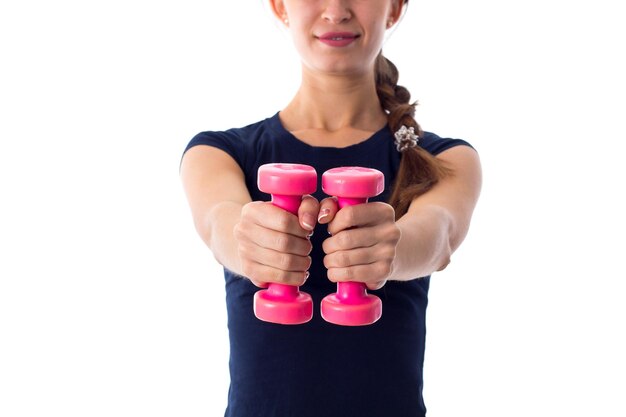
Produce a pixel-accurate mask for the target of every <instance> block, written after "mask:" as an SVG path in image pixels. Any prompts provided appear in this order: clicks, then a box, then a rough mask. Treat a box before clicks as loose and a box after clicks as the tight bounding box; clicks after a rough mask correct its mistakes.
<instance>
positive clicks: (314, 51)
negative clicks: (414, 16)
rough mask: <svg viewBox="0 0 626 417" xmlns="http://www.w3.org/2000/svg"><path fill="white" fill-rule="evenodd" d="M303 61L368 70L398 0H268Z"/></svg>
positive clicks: (325, 69)
mask: <svg viewBox="0 0 626 417" xmlns="http://www.w3.org/2000/svg"><path fill="white" fill-rule="evenodd" d="M271 1H272V6H273V8H274V11H275V13H276V15H277V16H278V18H279V19H280V20H282V21H283V22H285V25H286V26H288V28H289V31H290V33H291V35H292V38H293V41H294V44H295V46H296V49H297V50H298V52H299V54H300V56H301V58H302V62H303V64H304V65H305V67H306V68H307V69H309V70H311V71H314V72H321V73H330V74H337V75H340V74H355V73H362V72H367V71H371V70H372V68H373V65H374V60H375V58H376V56H377V55H378V53H379V52H380V49H381V47H382V43H383V39H384V34H385V31H386V30H387V29H388V28H389V27H390V26H391V25H393V23H395V22H396V21H397V19H398V18H399V16H400V12H401V7H400V4H401V0H271Z"/></svg>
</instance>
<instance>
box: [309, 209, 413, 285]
mask: <svg viewBox="0 0 626 417" xmlns="http://www.w3.org/2000/svg"><path fill="white" fill-rule="evenodd" d="M319 222H320V223H328V233H329V234H330V235H331V237H329V238H328V239H326V240H325V241H324V244H323V246H322V248H323V250H324V253H326V256H325V257H324V266H326V268H328V279H330V280H331V281H333V282H339V281H357V282H363V283H365V284H366V286H367V288H369V289H370V290H375V289H379V288H381V287H382V286H383V285H385V282H387V279H388V278H389V276H390V275H391V272H392V270H393V263H394V259H395V257H396V246H397V245H398V241H399V240H400V236H401V232H400V229H399V228H398V226H397V225H396V221H395V212H394V209H393V207H391V206H390V205H389V204H386V203H381V202H372V203H364V204H357V205H354V206H346V207H344V208H342V209H341V210H339V208H338V207H337V201H336V199H334V198H327V199H325V200H324V201H322V203H321V204H320V218H319Z"/></svg>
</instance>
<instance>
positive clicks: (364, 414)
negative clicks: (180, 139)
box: [185, 113, 469, 417]
mask: <svg viewBox="0 0 626 417" xmlns="http://www.w3.org/2000/svg"><path fill="white" fill-rule="evenodd" d="M198 145H208V146H213V147H216V148H219V149H221V150H223V151H225V152H227V153H228V154H229V155H230V156H232V157H233V159H234V160H235V161H236V162H237V163H238V164H239V165H240V167H241V169H242V170H243V172H244V174H245V180H246V185H247V187H248V190H249V191H250V195H251V196H252V199H253V200H261V201H269V200H270V196H269V195H267V194H264V193H262V192H260V191H258V189H257V185H256V184H257V170H258V168H259V167H260V166H261V165H263V164H265V163H271V162H282V163H299V164H307V165H311V166H313V167H314V168H315V169H316V171H317V173H318V190H317V192H316V193H315V194H314V196H315V197H316V198H317V199H318V200H321V199H323V198H325V197H327V196H326V195H324V193H323V192H322V190H321V175H322V173H323V172H324V171H326V170H328V169H330V168H335V167H338V166H362V167H370V168H376V169H378V170H380V171H382V172H383V173H384V174H385V192H383V194H381V195H379V196H377V197H374V198H371V199H370V201H386V200H387V199H388V197H389V192H390V190H391V185H392V184H393V181H394V179H395V173H396V172H397V170H398V167H399V164H400V156H401V155H400V153H399V152H398V151H397V150H396V148H395V144H394V138H393V133H392V132H391V130H390V129H389V127H388V126H386V127H384V128H383V129H381V130H379V131H378V132H376V133H375V134H374V135H372V136H371V137H370V138H368V139H366V140H364V141H363V142H361V143H358V144H356V145H352V146H349V147H346V148H333V147H314V146H310V145H308V144H305V143H304V142H302V141H300V140H298V139H297V138H296V137H295V136H293V135H292V134H291V133H289V132H288V131H287V130H285V128H284V127H283V125H282V123H281V121H280V119H279V115H278V113H276V114H275V115H274V116H272V117H270V118H268V119H265V120H262V121H260V122H258V123H254V124H251V125H248V126H245V127H242V128H235V129H230V130H227V131H220V132H202V133H199V134H198V135H196V136H195V137H194V138H193V139H192V140H191V141H190V142H189V144H188V146H187V148H186V149H185V151H187V150H188V149H189V148H191V147H193V146H198ZM457 145H466V146H469V144H468V143H467V142H465V141H463V140H459V139H443V138H440V137H438V136H437V135H435V134H432V133H425V134H424V136H423V137H422V138H421V139H420V146H421V147H422V148H424V149H426V150H427V151H428V152H430V153H432V154H433V155H436V154H439V153H441V152H443V151H445V150H446V149H449V148H451V147H453V146H457ZM326 237H328V233H327V231H326V226H325V225H317V227H316V229H315V233H314V234H313V236H312V237H311V242H312V244H313V251H312V253H311V257H312V259H313V263H312V266H311V268H310V270H309V271H310V277H309V279H308V280H307V281H306V283H305V284H304V285H303V286H302V287H301V291H304V292H307V293H309V294H310V295H311V296H312V297H313V302H314V314H313V319H312V320H311V321H310V322H308V323H306V324H302V325H279V324H273V323H267V322H263V321H261V320H258V319H257V318H256V317H255V316H254V313H253V308H252V302H253V296H254V293H256V292H257V291H258V290H259V288H257V287H255V286H254V285H253V284H252V283H250V281H248V280H247V279H245V278H242V277H240V276H237V275H235V274H233V273H232V272H231V271H229V270H226V269H225V271H224V276H225V279H226V305H227V312H228V330H229V339H230V362H229V363H230V377H231V381H230V389H229V393H228V407H227V410H226V414H225V416H226V417H253V416H254V417H352V416H354V417H418V416H424V415H425V413H426V407H425V405H424V401H423V398H422V385H423V382H422V369H423V362H424V347H425V335H426V328H425V325H426V305H427V302H428V297H427V296H428V285H429V279H430V278H429V277H421V278H419V279H415V280H412V281H408V282H394V281H389V282H387V284H386V285H385V286H384V287H383V288H381V289H380V290H377V291H370V293H372V294H376V295H377V296H379V297H380V298H381V300H382V303H383V314H382V318H381V319H380V320H379V321H378V322H376V323H374V324H372V325H369V326H360V327H345V326H338V325H335V324H330V323H327V322H326V321H324V320H323V319H322V318H321V316H320V312H319V306H320V302H321V300H322V298H323V297H325V296H326V295H328V294H330V293H333V292H335V290H336V284H334V283H331V282H330V281H328V279H327V278H326V269H325V268H324V265H323V262H322V260H323V258H324V253H323V251H322V242H323V241H324V239H325V238H326ZM416 278H418V277H416Z"/></svg>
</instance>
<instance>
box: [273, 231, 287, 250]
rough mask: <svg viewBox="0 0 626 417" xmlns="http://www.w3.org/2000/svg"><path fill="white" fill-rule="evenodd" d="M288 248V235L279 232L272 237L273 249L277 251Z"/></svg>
mask: <svg viewBox="0 0 626 417" xmlns="http://www.w3.org/2000/svg"><path fill="white" fill-rule="evenodd" d="M288 248H289V238H288V236H286V235H284V234H282V233H279V234H278V235H277V236H276V238H275V239H274V249H276V250H277V251H279V252H285V251H286V250H287V249H288Z"/></svg>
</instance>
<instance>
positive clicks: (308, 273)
mask: <svg viewBox="0 0 626 417" xmlns="http://www.w3.org/2000/svg"><path fill="white" fill-rule="evenodd" d="M309 275H311V273H310V272H309V271H306V272H305V273H304V282H306V280H307V279H309Z"/></svg>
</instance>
